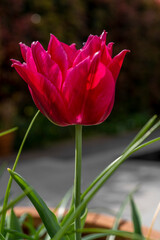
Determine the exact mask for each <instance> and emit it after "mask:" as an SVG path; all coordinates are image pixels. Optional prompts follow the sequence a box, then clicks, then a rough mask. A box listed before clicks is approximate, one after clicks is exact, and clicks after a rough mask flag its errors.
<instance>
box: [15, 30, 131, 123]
mask: <svg viewBox="0 0 160 240" xmlns="http://www.w3.org/2000/svg"><path fill="white" fill-rule="evenodd" d="M112 46H113V43H109V44H108V45H106V32H105V31H104V32H103V33H102V34H101V35H100V36H99V37H98V36H96V35H95V36H94V35H90V36H89V37H88V39H87V41H86V43H85V44H84V45H83V47H82V48H81V49H79V50H77V49H76V46H75V44H71V45H67V44H65V43H62V42H60V41H59V40H58V39H57V38H56V37H55V36H54V35H51V36H50V41H49V44H48V49H47V51H46V50H45V49H44V48H43V47H42V45H41V44H40V43H39V42H38V41H37V42H33V43H32V44H31V47H28V46H26V45H25V44H23V43H20V48H21V53H22V57H23V59H24V63H20V62H19V61H17V60H12V63H13V64H12V66H13V67H14V68H15V69H16V71H17V72H18V73H19V75H20V76H21V77H22V78H23V80H24V81H25V82H26V83H27V84H28V87H29V91H30V93H31V95H32V98H33V101H34V102H35V104H36V106H37V107H38V109H39V110H40V111H41V113H42V114H44V115H45V116H46V117H47V118H48V119H50V120H51V121H52V122H54V123H55V124H57V125H60V126H67V125H94V124H100V123H102V122H103V121H105V120H106V118H107V117H108V116H109V114H110V112H111V110H112V108H113V104H114V96H115V85H116V80H117V77H118V75H119V72H120V69H121V66H122V63H123V60H124V57H125V54H126V52H127V51H128V50H123V51H122V52H120V53H119V54H118V55H116V56H115V57H113V58H112Z"/></svg>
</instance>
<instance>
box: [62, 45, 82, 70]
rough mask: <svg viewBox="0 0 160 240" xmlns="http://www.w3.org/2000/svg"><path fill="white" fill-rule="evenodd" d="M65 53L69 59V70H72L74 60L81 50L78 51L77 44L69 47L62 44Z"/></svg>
mask: <svg viewBox="0 0 160 240" xmlns="http://www.w3.org/2000/svg"><path fill="white" fill-rule="evenodd" d="M61 44H62V47H63V49H64V51H65V52H66V54H67V59H68V68H70V67H71V66H72V64H73V61H74V59H75V58H76V56H77V54H78V53H79V50H77V49H76V47H75V44H72V45H70V46H68V45H67V44H65V43H61Z"/></svg>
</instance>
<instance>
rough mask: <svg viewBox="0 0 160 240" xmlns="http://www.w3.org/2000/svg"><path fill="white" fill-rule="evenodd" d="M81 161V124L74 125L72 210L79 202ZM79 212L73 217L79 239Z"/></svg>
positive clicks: (76, 237) (77, 238) (78, 238)
mask: <svg viewBox="0 0 160 240" xmlns="http://www.w3.org/2000/svg"><path fill="white" fill-rule="evenodd" d="M81 162H82V125H76V126H75V179H74V211H76V210H77V208H78V206H79V205H80V203H81ZM80 217H81V216H80V214H79V215H78V216H77V218H76V219H75V239H76V240H80V239H81V233H80V232H77V229H80V228H81V218H80Z"/></svg>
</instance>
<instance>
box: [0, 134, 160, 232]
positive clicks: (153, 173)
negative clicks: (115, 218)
mask: <svg viewBox="0 0 160 240" xmlns="http://www.w3.org/2000/svg"><path fill="white" fill-rule="evenodd" d="M134 136H135V133H132V134H126V135H123V136H115V137H104V136H98V137H92V138H88V139H84V141H83V161H82V190H84V189H85V188H86V187H87V186H88V184H89V183H91V181H92V180H93V179H94V178H95V177H96V176H97V175H98V174H99V173H100V172H101V171H102V170H103V169H104V168H105V167H106V166H107V165H108V164H109V163H110V162H112V161H113V160H114V159H116V157H118V156H119V155H120V154H121V153H122V151H123V150H124V148H125V147H126V146H127V144H129V142H130V141H131V140H132V139H133V137H134ZM158 136H160V131H159V130H158V131H156V132H155V133H154V135H153V134H152V136H151V137H153V138H154V137H158ZM14 159H15V155H13V156H10V157H6V158H0V163H2V162H6V163H7V164H6V166H7V167H10V168H12V165H13V160H14ZM16 172H18V173H19V174H20V175H21V176H23V177H24V178H25V179H26V180H27V181H28V182H29V183H30V184H31V185H32V186H33V187H34V188H35V189H36V191H37V192H38V193H39V194H40V195H41V197H42V198H43V199H44V200H45V201H46V203H47V204H48V205H49V206H50V207H54V206H56V205H57V204H58V202H59V201H60V200H61V198H62V197H63V196H64V194H65V193H66V191H67V190H68V189H69V188H70V187H71V186H72V184H73V178H74V142H73V141H63V142H58V143H54V144H53V146H50V147H49V148H45V149H38V150H34V151H28V152H23V153H22V155H21V157H20V161H19V163H18V166H17V169H16ZM8 178H9V174H8V172H7V171H5V173H4V174H3V176H2V178H1V191H0V192H1V193H0V198H2V197H3V196H4V192H5V188H6V185H7V181H8ZM137 185H139V188H138V191H137V192H136V193H135V194H134V199H135V202H136V203H137V206H138V209H139V211H140V214H141V216H142V223H143V225H146V226H150V224H151V220H152V217H153V214H154V211H155V209H156V207H157V205H158V203H159V202H160V142H158V143H154V144H153V145H150V146H149V147H146V148H144V149H143V150H140V151H139V152H137V153H136V154H134V155H133V156H132V158H130V159H128V160H127V161H126V162H124V163H123V164H122V166H121V167H120V168H119V169H118V170H117V171H116V172H115V173H114V174H113V176H112V177H111V178H110V179H109V180H108V181H107V183H106V184H105V185H104V186H103V187H102V188H101V190H100V191H99V192H98V193H97V195H96V196H95V197H94V199H93V200H92V202H91V203H90V204H89V208H90V209H91V210H94V211H98V212H103V213H110V212H112V211H113V212H117V211H118V209H119V207H120V204H121V203H122V201H123V200H124V199H125V197H126V195H127V194H128V193H129V192H130V191H132V190H133V189H134V188H135V187H136V186H137ZM18 193H21V190H20V188H19V187H18V186H17V185H16V183H13V186H12V195H11V198H12V199H13V198H14V196H17V194H18ZM19 205H28V206H29V205H31V204H30V202H29V200H28V199H27V198H25V199H24V200H23V201H22V202H20V203H19ZM159 215H160V214H159ZM123 217H124V218H127V219H129V218H130V208H129V206H128V207H127V208H126V210H125V212H124V214H123ZM159 222H160V216H159V217H158V218H157V220H156V224H155V229H157V230H160V225H159Z"/></svg>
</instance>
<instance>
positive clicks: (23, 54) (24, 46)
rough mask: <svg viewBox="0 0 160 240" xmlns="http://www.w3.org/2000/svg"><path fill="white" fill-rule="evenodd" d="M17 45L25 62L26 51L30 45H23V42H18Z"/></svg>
mask: <svg viewBox="0 0 160 240" xmlns="http://www.w3.org/2000/svg"><path fill="white" fill-rule="evenodd" d="M19 45H20V49H21V54H22V57H23V59H24V61H25V62H26V55H27V51H28V49H29V48H30V47H28V46H27V45H25V44H24V43H21V42H20V43H19Z"/></svg>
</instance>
